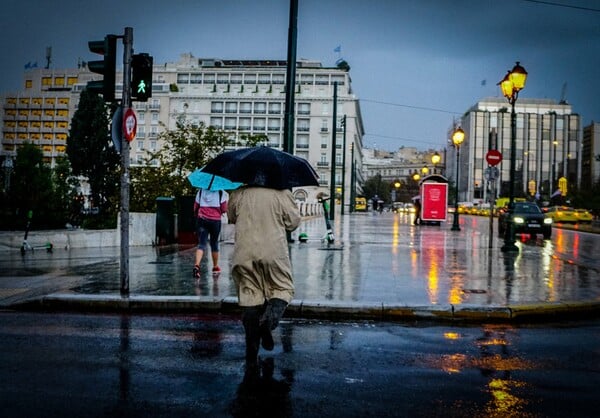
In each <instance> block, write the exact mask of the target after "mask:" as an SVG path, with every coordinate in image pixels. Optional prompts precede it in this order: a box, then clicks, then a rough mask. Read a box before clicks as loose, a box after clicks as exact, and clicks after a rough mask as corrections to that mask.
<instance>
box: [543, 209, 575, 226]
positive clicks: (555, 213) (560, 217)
mask: <svg viewBox="0 0 600 418" xmlns="http://www.w3.org/2000/svg"><path fill="white" fill-rule="evenodd" d="M546 216H547V217H548V218H552V221H553V222H558V223H577V222H578V221H579V218H578V217H577V214H576V213H575V209H573V208H572V207H569V206H551V207H549V208H548V211H547V212H546Z"/></svg>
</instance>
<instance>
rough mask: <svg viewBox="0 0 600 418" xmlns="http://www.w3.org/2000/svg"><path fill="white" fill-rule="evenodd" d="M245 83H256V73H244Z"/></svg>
mask: <svg viewBox="0 0 600 418" xmlns="http://www.w3.org/2000/svg"><path fill="white" fill-rule="evenodd" d="M244 84H256V74H244Z"/></svg>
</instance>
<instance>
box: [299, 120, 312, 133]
mask: <svg viewBox="0 0 600 418" xmlns="http://www.w3.org/2000/svg"><path fill="white" fill-rule="evenodd" d="M309 130H310V119H298V131H299V132H308V131H309Z"/></svg>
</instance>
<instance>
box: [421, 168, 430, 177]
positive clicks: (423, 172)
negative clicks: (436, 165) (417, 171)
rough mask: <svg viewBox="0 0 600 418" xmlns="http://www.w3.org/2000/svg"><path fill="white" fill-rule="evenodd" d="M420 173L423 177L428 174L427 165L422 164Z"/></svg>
mask: <svg viewBox="0 0 600 418" xmlns="http://www.w3.org/2000/svg"><path fill="white" fill-rule="evenodd" d="M421 174H422V175H423V177H426V176H427V174H429V167H427V166H426V165H424V166H423V168H422V169H421Z"/></svg>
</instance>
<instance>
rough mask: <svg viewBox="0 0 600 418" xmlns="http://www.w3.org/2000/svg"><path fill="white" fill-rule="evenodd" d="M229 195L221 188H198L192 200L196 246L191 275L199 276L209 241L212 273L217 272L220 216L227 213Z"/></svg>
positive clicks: (219, 268) (218, 270)
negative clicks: (217, 189)
mask: <svg viewBox="0 0 600 418" xmlns="http://www.w3.org/2000/svg"><path fill="white" fill-rule="evenodd" d="M228 198H229V195H228V194H227V192H225V191H223V190H219V191H213V190H206V189H199V190H198V193H197V194H196V199H195V200H194V216H195V217H196V233H197V235H198V248H197V249H196V259H195V263H194V269H193V275H194V277H195V278H196V279H199V278H200V263H201V262H202V257H203V256H204V253H205V251H206V249H207V244H208V243H209V242H210V250H211V257H212V262H213V268H212V271H213V274H219V273H220V272H221V267H219V235H220V233H221V216H222V215H223V214H224V213H227V199H228Z"/></svg>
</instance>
